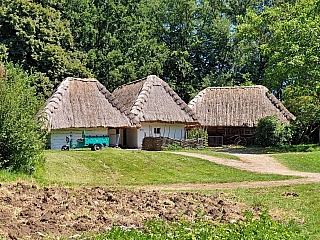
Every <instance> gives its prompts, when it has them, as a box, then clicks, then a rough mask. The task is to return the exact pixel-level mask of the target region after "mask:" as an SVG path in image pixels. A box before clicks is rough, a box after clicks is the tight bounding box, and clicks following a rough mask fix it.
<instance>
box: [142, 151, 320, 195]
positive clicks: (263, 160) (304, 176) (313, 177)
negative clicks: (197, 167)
mask: <svg viewBox="0 0 320 240" xmlns="http://www.w3.org/2000/svg"><path fill="white" fill-rule="evenodd" d="M173 153H174V154H180V155H184V156H190V157H197V158H201V159H205V160H208V161H211V162H215V163H217V164H221V165H226V166H229V167H234V168H237V169H241V170H246V171H250V172H255V173H260V174H279V175H287V176H297V177H301V178H298V179H289V180H281V181H259V182H233V183H218V184H217V183H208V184H168V185H156V186H154V185H153V186H142V187H141V189H145V190H151V189H152V190H172V191H177V190H213V189H231V188H256V187H276V186H285V185H291V184H306V183H315V182H320V173H310V172H298V171H293V170H290V169H288V168H287V167H285V166H284V165H282V164H280V163H279V162H277V161H276V160H275V159H274V158H272V157H270V156H267V155H264V154H247V153H232V155H235V156H237V157H239V158H240V161H239V160H231V159H223V158H217V157H212V156H208V155H203V154H199V153H188V152H173Z"/></svg>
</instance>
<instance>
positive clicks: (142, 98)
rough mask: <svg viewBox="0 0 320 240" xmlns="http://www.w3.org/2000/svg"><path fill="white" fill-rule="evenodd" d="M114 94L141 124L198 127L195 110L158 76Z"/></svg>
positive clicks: (147, 78) (130, 85) (115, 91)
mask: <svg viewBox="0 0 320 240" xmlns="http://www.w3.org/2000/svg"><path fill="white" fill-rule="evenodd" d="M112 94H113V95H114V96H115V97H116V98H117V99H118V100H119V102H120V103H121V104H123V106H124V108H125V109H126V111H129V112H131V113H133V114H134V115H135V116H136V119H137V120H139V121H140V122H165V123H170V122H171V123H183V124H196V123H198V121H197V119H196V117H195V114H194V112H193V111H192V110H191V108H190V107H188V105H187V104H186V103H185V102H184V101H183V100H182V99H181V98H180V97H179V96H178V95H177V94H176V93H175V92H174V91H173V90H172V88H170V86H169V85H168V84H167V83H166V82H164V81H163V80H161V79H160V78H158V77H157V76H154V75H150V76H148V77H146V78H143V79H140V80H137V81H134V82H132V83H129V84H126V85H122V86H120V87H118V88H117V89H116V90H114V92H113V93H112Z"/></svg>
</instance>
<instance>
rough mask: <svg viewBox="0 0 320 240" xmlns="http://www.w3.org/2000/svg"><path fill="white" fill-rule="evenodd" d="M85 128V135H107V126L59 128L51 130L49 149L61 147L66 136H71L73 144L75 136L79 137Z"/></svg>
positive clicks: (64, 142)
mask: <svg viewBox="0 0 320 240" xmlns="http://www.w3.org/2000/svg"><path fill="white" fill-rule="evenodd" d="M83 130H86V135H108V129H107V128H90V129H61V130H53V131H51V138H50V142H51V144H50V146H51V149H61V147H62V146H63V145H65V144H66V136H70V135H71V136H72V141H73V143H74V144H75V143H76V140H77V138H81V136H82V131H83Z"/></svg>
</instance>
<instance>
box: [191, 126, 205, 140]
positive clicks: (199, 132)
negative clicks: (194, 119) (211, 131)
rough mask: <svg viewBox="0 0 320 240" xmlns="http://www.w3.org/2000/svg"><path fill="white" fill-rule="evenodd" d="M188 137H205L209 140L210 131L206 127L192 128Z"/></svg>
mask: <svg viewBox="0 0 320 240" xmlns="http://www.w3.org/2000/svg"><path fill="white" fill-rule="evenodd" d="M188 138H189V139H193V138H205V139H206V140H208V133H207V130H205V129H204V128H192V129H191V130H190V131H188Z"/></svg>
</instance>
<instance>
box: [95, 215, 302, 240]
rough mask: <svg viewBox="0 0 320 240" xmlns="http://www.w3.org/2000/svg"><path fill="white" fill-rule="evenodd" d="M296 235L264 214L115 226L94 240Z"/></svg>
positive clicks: (282, 238)
mask: <svg viewBox="0 0 320 240" xmlns="http://www.w3.org/2000/svg"><path fill="white" fill-rule="evenodd" d="M295 231H296V228H295V227H294V226H292V225H285V224H281V223H279V222H277V221H275V220H273V219H272V218H271V217H270V216H269V215H268V214H267V212H266V211H263V212H262V213H261V214H259V216H258V218H254V216H253V215H252V214H250V213H247V214H246V219H245V220H242V221H238V222H237V221H236V222H235V223H229V224H221V225H214V224H212V223H209V222H206V221H203V220H202V219H196V220H195V221H194V222H184V221H178V222H172V223H170V224H169V223H167V222H165V221H160V220H153V221H150V222H147V223H146V224H145V228H144V229H142V230H137V229H134V228H126V227H118V226H115V227H113V228H112V229H111V230H109V231H108V232H107V233H106V234H104V235H101V236H97V237H96V239H159V240H160V239H190V240H192V239H230V240H240V239H241V240H242V239H255V240H257V239H263V240H287V239H303V238H302V237H300V236H299V235H298V234H297V233H296V232H295Z"/></svg>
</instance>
